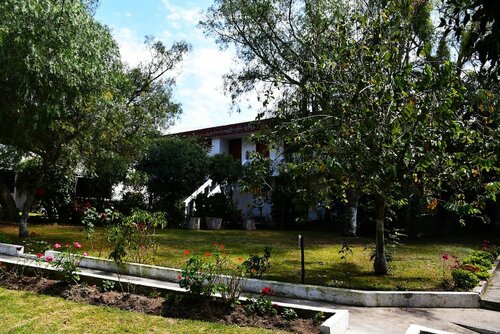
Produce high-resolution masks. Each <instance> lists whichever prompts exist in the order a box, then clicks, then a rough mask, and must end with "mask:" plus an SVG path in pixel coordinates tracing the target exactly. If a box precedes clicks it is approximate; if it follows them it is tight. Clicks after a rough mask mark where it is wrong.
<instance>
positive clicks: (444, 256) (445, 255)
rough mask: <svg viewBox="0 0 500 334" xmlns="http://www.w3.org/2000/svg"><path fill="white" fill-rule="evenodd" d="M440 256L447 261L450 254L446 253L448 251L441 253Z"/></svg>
mask: <svg viewBox="0 0 500 334" xmlns="http://www.w3.org/2000/svg"><path fill="white" fill-rule="evenodd" d="M441 258H442V259H443V260H445V261H447V260H448V259H449V258H450V256H449V255H448V253H444V254H443V255H441Z"/></svg>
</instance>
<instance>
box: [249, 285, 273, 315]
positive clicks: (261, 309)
mask: <svg viewBox="0 0 500 334" xmlns="http://www.w3.org/2000/svg"><path fill="white" fill-rule="evenodd" d="M273 294H274V291H273V290H272V289H271V288H269V287H265V288H263V289H262V290H261V294H260V296H259V298H257V299H253V298H251V299H248V305H247V306H246V309H247V311H248V312H250V313H253V314H257V315H260V316H263V315H276V314H278V308H279V306H278V305H277V304H273V302H272V301H271V299H270V298H269V296H270V295H273Z"/></svg>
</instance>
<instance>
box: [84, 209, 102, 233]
mask: <svg viewBox="0 0 500 334" xmlns="http://www.w3.org/2000/svg"><path fill="white" fill-rule="evenodd" d="M98 222H99V213H98V212H97V209H96V208H94V207H88V208H85V210H84V211H83V216H82V219H81V223H82V225H83V230H84V231H85V232H87V240H90V241H91V242H92V237H93V235H94V232H95V225H97V223H98Z"/></svg>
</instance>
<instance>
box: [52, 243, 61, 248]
mask: <svg viewBox="0 0 500 334" xmlns="http://www.w3.org/2000/svg"><path fill="white" fill-rule="evenodd" d="M53 247H54V249H59V248H61V244H59V243H55V244H54V246H53Z"/></svg>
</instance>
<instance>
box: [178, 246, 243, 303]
mask: <svg viewBox="0 0 500 334" xmlns="http://www.w3.org/2000/svg"><path fill="white" fill-rule="evenodd" d="M214 247H215V250H214V251H213V252H205V256H204V257H201V256H199V255H192V256H190V257H189V258H188V260H187V261H186V265H185V266H184V267H183V268H182V273H181V276H179V277H178V279H179V285H180V287H182V288H185V289H187V290H188V291H189V292H191V293H193V294H197V295H204V296H207V297H210V296H212V295H213V294H215V293H220V294H221V296H222V298H223V299H224V300H226V301H228V302H231V303H233V302H235V301H237V300H238V297H239V296H240V293H241V290H242V288H243V284H244V275H245V267H244V266H243V265H241V264H235V263H233V261H232V260H231V257H230V255H229V254H228V253H227V252H226V251H225V246H224V245H223V244H218V243H214ZM183 254H184V255H190V254H191V252H190V251H189V250H187V249H186V250H184V251H183Z"/></svg>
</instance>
